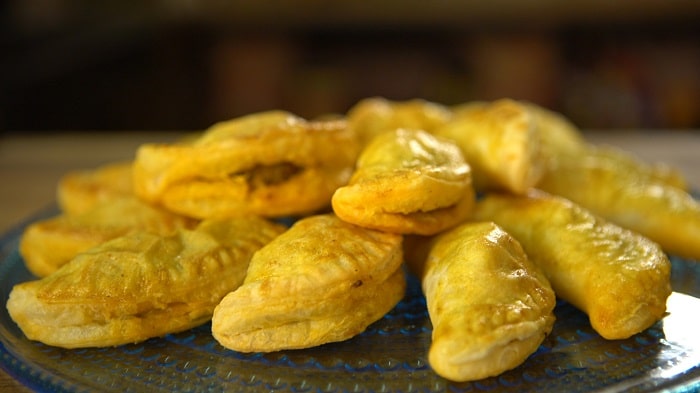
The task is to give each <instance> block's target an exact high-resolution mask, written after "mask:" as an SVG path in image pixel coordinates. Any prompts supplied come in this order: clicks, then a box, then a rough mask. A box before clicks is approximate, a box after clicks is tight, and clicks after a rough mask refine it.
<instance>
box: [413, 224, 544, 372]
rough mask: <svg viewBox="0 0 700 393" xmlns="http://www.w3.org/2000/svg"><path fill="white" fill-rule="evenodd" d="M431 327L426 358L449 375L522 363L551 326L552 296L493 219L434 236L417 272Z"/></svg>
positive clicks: (531, 265)
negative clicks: (421, 268)
mask: <svg viewBox="0 0 700 393" xmlns="http://www.w3.org/2000/svg"><path fill="white" fill-rule="evenodd" d="M421 278H422V280H421V282H422V287H423V292H424V294H425V298H426V303H427V306H428V313H429V316H430V321H431V322H432V325H433V332H432V343H431V345H430V350H429V354H428V360H429V362H430V365H431V367H432V368H433V370H435V372H436V373H437V374H439V375H441V376H443V377H445V378H448V379H450V380H453V381H470V380H477V379H482V378H486V377H491V376H496V375H499V374H501V373H503V372H504V371H507V370H510V369H512V368H515V367H517V366H518V365H520V364H522V363H523V362H524V361H525V360H526V359H527V358H528V357H529V356H530V355H531V354H532V353H533V352H535V350H537V348H538V347H539V345H540V344H541V343H542V341H543V340H544V338H545V337H546V336H547V334H549V332H550V331H551V330H552V326H553V324H554V313H553V310H554V306H555V303H556V298H555V295H554V291H552V288H551V287H550V285H549V282H548V281H547V279H546V278H545V276H544V275H543V274H542V272H541V271H540V270H539V268H538V267H537V266H535V265H534V264H533V263H531V262H530V261H529V260H528V258H527V256H526V255H525V252H524V251H523V249H522V247H521V246H520V244H519V243H518V242H517V241H516V240H515V239H514V238H513V237H512V236H510V235H509V234H508V233H506V232H505V231H503V230H502V229H501V228H500V227H498V226H497V225H495V224H493V223H491V222H478V223H465V224H462V225H460V226H458V227H456V228H453V229H451V230H449V231H447V232H445V233H443V234H440V235H439V236H437V237H436V238H435V239H434V240H433V241H432V242H431V246H430V251H429V253H428V256H427V259H426V261H425V266H424V268H423V273H422V277H421Z"/></svg>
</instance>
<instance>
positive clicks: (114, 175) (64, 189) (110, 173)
mask: <svg viewBox="0 0 700 393" xmlns="http://www.w3.org/2000/svg"><path fill="white" fill-rule="evenodd" d="M132 183H133V178H132V162H131V161H125V162H114V163H110V164H105V165H102V166H100V167H97V168H94V169H86V170H79V171H72V172H68V173H66V174H65V175H63V176H62V177H61V178H60V179H59V181H58V187H57V199H58V206H59V208H60V209H61V211H62V212H63V213H65V214H81V213H85V212H87V211H88V210H90V209H92V207H93V206H94V205H96V204H98V203H101V202H104V201H109V200H112V199H114V198H122V197H125V196H130V195H133V187H132Z"/></svg>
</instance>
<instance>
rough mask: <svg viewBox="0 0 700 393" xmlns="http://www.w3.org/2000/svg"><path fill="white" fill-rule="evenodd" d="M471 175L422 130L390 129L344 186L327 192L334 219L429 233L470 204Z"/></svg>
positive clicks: (449, 147)
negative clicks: (336, 216) (330, 198)
mask: <svg viewBox="0 0 700 393" xmlns="http://www.w3.org/2000/svg"><path fill="white" fill-rule="evenodd" d="M474 200H475V192H474V189H473V187H472V184H471V171H470V168H469V165H467V164H466V162H465V161H464V158H463V157H462V154H461V152H460V150H459V148H458V147H457V146H455V145H454V144H453V143H451V142H450V141H447V140H445V139H442V138H439V137H436V136H433V135H431V134H429V133H427V132H425V131H421V130H410V129H403V128H400V129H395V130H393V131H390V132H385V133H382V134H380V135H378V136H377V137H375V138H374V139H373V140H372V142H371V143H370V144H369V145H368V146H367V147H366V148H365V149H364V150H363V151H362V153H361V155H360V157H359V159H358V160H357V168H356V170H355V173H354V174H353V176H352V178H351V179H350V182H349V184H348V185H347V186H343V187H340V188H339V189H338V190H336V191H335V194H333V199H332V206H333V211H334V212H335V214H336V215H338V217H340V218H342V219H343V220H345V221H348V222H351V223H353V224H356V225H360V226H363V227H367V228H372V229H377V230H382V231H386V232H394V233H401V234H408V233H413V234H421V235H432V234H435V233H437V232H440V231H442V230H444V229H447V228H449V227H453V226H455V225H457V224H458V223H459V222H461V221H463V220H465V219H466V218H467V217H468V216H469V214H470V213H471V209H472V207H473V206H474Z"/></svg>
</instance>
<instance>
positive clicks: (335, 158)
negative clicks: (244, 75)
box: [134, 111, 358, 218]
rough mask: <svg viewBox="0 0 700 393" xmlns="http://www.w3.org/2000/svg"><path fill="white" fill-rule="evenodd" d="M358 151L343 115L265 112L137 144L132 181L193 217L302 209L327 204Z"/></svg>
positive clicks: (282, 213)
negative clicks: (191, 134)
mask: <svg viewBox="0 0 700 393" xmlns="http://www.w3.org/2000/svg"><path fill="white" fill-rule="evenodd" d="M338 146H342V147H343V148H342V149H338V148H337V147H338ZM357 154H358V147H357V141H356V138H355V136H354V134H353V133H352V132H351V131H350V130H348V128H347V125H346V123H345V122H344V121H343V120H332V121H316V122H307V121H306V120H304V119H301V118H299V117H296V116H294V115H291V114H289V113H287V112H282V111H270V112H263V113H257V114H252V115H248V116H244V117H241V118H237V119H233V120H230V121H228V122H222V123H219V124H215V125H214V126H212V127H211V128H210V129H208V130H207V131H206V132H205V133H204V134H203V135H202V136H201V137H200V138H199V139H196V140H195V141H194V142H191V143H181V144H173V145H162V144H146V145H142V146H141V147H140V148H139V150H138V152H137V157H136V161H135V164H134V187H135V192H136V194H137V195H138V196H139V197H141V198H144V199H145V200H148V201H151V202H153V203H159V204H163V205H164V206H165V207H166V208H168V209H170V210H173V211H176V212H179V213H180V214H184V215H187V216H191V217H195V218H207V217H232V216H240V215H246V214H257V215H261V216H266V217H280V216H285V215H302V214H308V213H310V212H313V211H316V210H318V209H321V208H324V207H327V206H328V205H330V198H331V195H332V193H333V191H334V190H335V189H336V188H338V187H340V186H341V185H343V184H345V183H346V182H347V181H348V179H349V178H350V175H351V174H352V169H353V166H354V164H355V159H356V158H357Z"/></svg>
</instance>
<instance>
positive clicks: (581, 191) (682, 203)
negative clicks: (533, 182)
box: [538, 147, 700, 259]
mask: <svg viewBox="0 0 700 393" xmlns="http://www.w3.org/2000/svg"><path fill="white" fill-rule="evenodd" d="M538 187H539V188H541V189H543V190H545V191H547V192H550V193H552V194H556V195H561V196H564V197H566V198H568V199H570V200H572V201H574V202H576V203H578V204H580V205H581V206H583V207H585V208H586V209H588V210H590V211H592V212H594V213H595V214H598V215H600V216H601V217H603V218H605V219H606V220H609V221H611V222H614V223H615V224H617V225H620V226H622V227H625V228H627V229H630V230H633V231H635V232H638V233H640V234H642V235H644V236H646V237H648V238H650V239H651V240H653V241H655V242H657V243H659V244H660V245H661V247H662V248H663V249H664V250H665V251H667V252H669V253H672V254H675V255H679V256H683V257H686V258H693V259H700V243H699V242H698V241H697V239H699V238H700V204H699V203H698V201H697V200H695V199H694V198H693V196H692V195H690V194H689V193H688V192H687V191H685V181H684V180H683V178H682V176H680V175H678V174H677V173H676V172H675V171H673V170H672V169H670V168H667V167H663V166H662V167H659V166H654V165H647V164H645V163H642V162H639V161H638V160H636V159H635V158H634V157H631V156H629V155H627V154H625V153H622V152H619V151H618V150H614V149H610V148H596V147H590V148H589V149H587V150H586V152H585V153H583V154H577V155H569V156H562V157H560V158H559V159H558V161H557V165H556V166H553V167H552V168H551V169H550V171H549V172H548V173H547V174H546V175H545V177H544V178H543V179H542V181H541V182H540V183H539V184H538Z"/></svg>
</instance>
